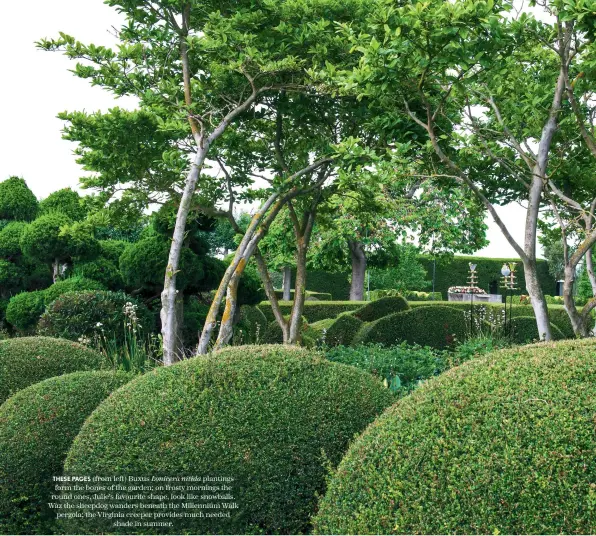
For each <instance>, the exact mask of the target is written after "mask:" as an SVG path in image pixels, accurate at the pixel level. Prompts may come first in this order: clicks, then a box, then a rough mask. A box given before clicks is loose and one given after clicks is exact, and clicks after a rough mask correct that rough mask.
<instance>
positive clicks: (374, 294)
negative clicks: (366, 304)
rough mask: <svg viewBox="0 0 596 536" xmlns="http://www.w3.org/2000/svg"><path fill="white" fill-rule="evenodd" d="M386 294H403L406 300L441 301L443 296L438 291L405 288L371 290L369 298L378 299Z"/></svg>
mask: <svg viewBox="0 0 596 536" xmlns="http://www.w3.org/2000/svg"><path fill="white" fill-rule="evenodd" d="M387 296H403V297H404V298H405V299H406V300H407V301H441V300H442V299H443V296H442V294H441V293H440V292H419V291H417V290H406V291H405V292H400V291H399V290H396V289H385V290H371V291H370V300H371V301H374V300H378V299H380V298H385V297H387Z"/></svg>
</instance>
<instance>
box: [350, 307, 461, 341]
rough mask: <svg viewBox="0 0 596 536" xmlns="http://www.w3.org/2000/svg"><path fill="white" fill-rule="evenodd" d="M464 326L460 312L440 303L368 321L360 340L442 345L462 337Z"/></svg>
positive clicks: (459, 339)
mask: <svg viewBox="0 0 596 536" xmlns="http://www.w3.org/2000/svg"><path fill="white" fill-rule="evenodd" d="M467 331H468V325H467V323H466V319H465V315H464V313H463V312H462V311H458V310H457V309H452V308H451V307H445V306H441V305H431V306H428V305H427V306H425V307H416V308H415V309H411V310H409V311H402V312H401V313H394V314H391V315H388V316H385V317H383V318H380V319H379V320H376V321H374V322H371V323H370V325H369V327H368V329H367V331H366V332H365V335H364V336H363V337H362V338H360V341H361V342H363V343H378V344H384V345H387V346H391V345H394V344H399V343H400V342H404V341H405V342H407V343H409V344H418V345H420V346H430V347H431V348H446V347H449V346H452V345H453V344H454V343H455V342H456V341H463V340H464V339H465V338H466V334H467Z"/></svg>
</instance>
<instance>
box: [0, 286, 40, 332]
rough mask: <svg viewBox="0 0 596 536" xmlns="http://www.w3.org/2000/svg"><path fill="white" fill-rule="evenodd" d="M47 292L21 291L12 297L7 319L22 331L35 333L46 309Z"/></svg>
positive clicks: (7, 309)
mask: <svg viewBox="0 0 596 536" xmlns="http://www.w3.org/2000/svg"><path fill="white" fill-rule="evenodd" d="M45 308H46V306H45V292H44V291H43V290H34V291H32V292H21V293H20V294H17V295H16V296H13V297H12V298H10V301H9V302H8V306H7V308H6V321H7V322H8V323H9V324H10V325H11V326H13V327H15V328H16V329H17V330H19V331H20V332H21V333H33V332H35V329H36V327H37V322H39V319H40V317H41V315H42V314H43V312H44V311H45Z"/></svg>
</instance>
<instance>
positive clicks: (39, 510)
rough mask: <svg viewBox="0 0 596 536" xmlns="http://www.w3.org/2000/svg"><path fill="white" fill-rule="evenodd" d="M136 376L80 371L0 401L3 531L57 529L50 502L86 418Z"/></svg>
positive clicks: (0, 518) (47, 531) (49, 531)
mask: <svg viewBox="0 0 596 536" xmlns="http://www.w3.org/2000/svg"><path fill="white" fill-rule="evenodd" d="M129 380H130V376H129V375H127V374H124V373H122V372H119V373H114V372H112V371H92V372H75V373H73V374H66V375H64V376H58V377H55V378H50V379H47V380H44V381H42V382H39V383H36V384H34V385H30V386H29V387H27V388H25V389H22V390H21V391H19V392H18V393H16V394H15V395H14V396H12V397H10V398H9V399H8V400H7V401H6V402H5V403H4V404H3V405H2V406H0V533H2V534H52V533H53V531H54V528H55V527H54V525H55V518H56V513H55V512H54V511H52V510H50V509H49V508H48V501H51V499H50V495H51V493H52V492H53V493H55V491H53V489H54V485H55V483H54V482H53V481H52V477H53V476H57V475H61V474H62V465H63V463H64V459H65V458H66V453H67V452H68V449H69V448H70V445H71V443H72V441H73V439H74V438H75V436H76V435H77V434H78V433H79V430H80V429H81V426H82V425H83V422H84V421H85V419H86V418H87V417H88V416H89V415H90V414H91V412H92V411H93V410H94V409H95V408H96V407H97V406H98V405H99V403H100V402H101V401H102V400H103V399H104V398H106V397H107V396H108V395H109V394H110V393H111V392H112V391H113V390H115V389H117V388H118V387H120V386H121V385H123V384H124V383H126V382H127V381H129Z"/></svg>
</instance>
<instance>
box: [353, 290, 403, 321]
mask: <svg viewBox="0 0 596 536" xmlns="http://www.w3.org/2000/svg"><path fill="white" fill-rule="evenodd" d="M409 308H410V306H409V305H408V302H407V301H406V300H405V299H404V298H402V297H401V296H387V297H386V298H381V299H380V300H375V301H372V302H370V303H367V304H366V305H365V306H364V307H361V308H360V309H358V310H357V311H356V312H354V316H355V317H356V318H359V319H360V320H362V321H363V322H373V321H374V320H378V319H379V318H382V317H384V316H387V315H390V314H393V313H400V312H401V311H407V310H408V309H409Z"/></svg>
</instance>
